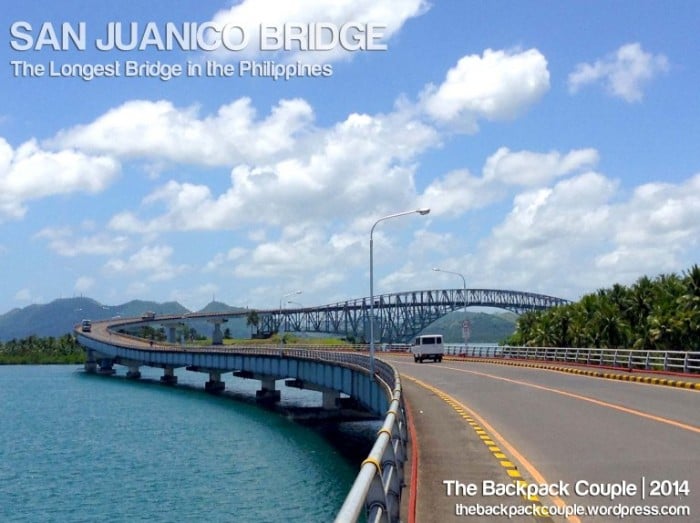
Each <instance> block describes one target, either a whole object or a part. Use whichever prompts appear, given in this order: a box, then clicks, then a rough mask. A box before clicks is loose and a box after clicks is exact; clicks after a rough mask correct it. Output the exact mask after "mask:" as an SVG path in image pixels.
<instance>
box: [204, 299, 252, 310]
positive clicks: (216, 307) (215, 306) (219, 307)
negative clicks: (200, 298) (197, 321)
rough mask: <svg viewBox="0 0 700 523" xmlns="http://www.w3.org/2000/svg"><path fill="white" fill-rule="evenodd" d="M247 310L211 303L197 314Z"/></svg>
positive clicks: (220, 303)
mask: <svg viewBox="0 0 700 523" xmlns="http://www.w3.org/2000/svg"><path fill="white" fill-rule="evenodd" d="M247 310H248V309H246V308H244V307H233V306H231V305H227V304H226V303H224V302H221V301H210V302H209V303H207V304H206V305H205V306H204V308H203V309H201V310H199V311H197V312H245V311H247Z"/></svg>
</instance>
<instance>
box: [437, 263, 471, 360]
mask: <svg viewBox="0 0 700 523" xmlns="http://www.w3.org/2000/svg"><path fill="white" fill-rule="evenodd" d="M433 270H434V271H435V272H446V273H447V274H454V275H455V276H459V277H460V278H462V288H463V289H464V296H462V299H463V300H464V305H465V307H464V310H465V311H466V310H467V307H466V304H467V280H466V279H465V278H464V274H462V273H460V272H453V271H446V270H445V269H440V268H439V267H433ZM469 325H470V323H469V320H466V319H465V320H464V321H463V322H462V336H464V348H465V350H466V347H467V342H468V341H469V334H468V332H469V330H468V329H470V327H469Z"/></svg>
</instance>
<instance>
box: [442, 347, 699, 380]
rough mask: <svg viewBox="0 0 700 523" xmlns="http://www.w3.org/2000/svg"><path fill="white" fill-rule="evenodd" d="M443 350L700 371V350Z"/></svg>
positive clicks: (482, 355) (483, 355) (478, 355)
mask: <svg viewBox="0 0 700 523" xmlns="http://www.w3.org/2000/svg"><path fill="white" fill-rule="evenodd" d="M445 353H446V354H450V355H453V356H464V357H470V358H499V359H524V360H538V361H556V362H562V363H578V364H584V365H598V366H607V367H617V368H621V369H626V370H635V369H637V370H651V371H654V370H656V371H665V372H678V373H681V372H682V373H700V352H691V351H680V350H679V351H659V350H637V349H605V348H570V347H512V346H508V345H505V346H500V345H483V346H479V345H474V346H470V345H467V346H466V347H465V346H464V345H445Z"/></svg>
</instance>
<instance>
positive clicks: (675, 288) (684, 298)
mask: <svg viewBox="0 0 700 523" xmlns="http://www.w3.org/2000/svg"><path fill="white" fill-rule="evenodd" d="M505 343H506V344H508V345H516V346H533V347H596V348H631V349H639V350H664V351H668V350H683V351H697V350H700V267H698V265H693V266H692V267H691V268H690V269H688V270H687V271H685V272H683V273H682V274H680V275H678V274H662V275H659V276H657V277H655V278H653V279H651V278H649V277H647V276H643V277H641V278H639V279H638V280H637V281H636V282H635V283H634V284H633V285H630V286H623V285H620V284H615V285H613V286H612V287H610V288H607V289H600V290H598V291H597V292H594V293H591V294H587V295H585V296H583V297H582V298H581V299H580V300H579V301H578V302H575V303H570V304H567V305H562V306H559V307H555V308H552V309H549V310H546V311H537V312H527V313H525V314H523V315H521V316H520V318H519V319H518V322H517V326H516V331H515V333H514V334H513V335H512V336H510V337H509V338H508V339H507V340H506V341H505Z"/></svg>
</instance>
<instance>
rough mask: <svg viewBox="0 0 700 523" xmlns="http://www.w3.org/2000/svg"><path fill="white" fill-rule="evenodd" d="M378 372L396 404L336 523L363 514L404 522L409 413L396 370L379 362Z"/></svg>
mask: <svg viewBox="0 0 700 523" xmlns="http://www.w3.org/2000/svg"><path fill="white" fill-rule="evenodd" d="M375 368H376V377H377V379H379V380H380V381H381V382H382V383H383V385H384V386H385V387H386V388H387V389H388V391H390V392H391V395H392V401H391V404H390V405H389V410H388V411H387V415H386V418H385V419H384V424H383V425H382V428H381V429H379V432H378V433H377V440H376V441H375V443H374V446H373V447H372V450H371V451H370V453H369V456H367V459H365V460H364V461H363V462H362V466H361V467H360V472H359V474H358V475H357V478H356V479H355V482H354V483H353V486H352V488H351V489H350V492H349V493H348V495H347V497H346V498H345V502H344V503H343V506H342V507H341V508H340V512H338V515H337V516H336V518H335V523H347V522H354V521H357V520H358V519H359V518H360V516H361V515H362V514H363V513H364V515H365V516H366V518H367V521H368V522H370V523H379V522H388V523H398V522H399V521H400V518H399V509H400V506H401V489H402V488H403V486H404V483H405V482H404V468H403V464H404V462H405V461H406V445H407V442H408V425H407V422H406V411H405V408H404V405H403V398H402V396H401V381H400V379H399V374H398V372H397V371H396V369H394V368H393V367H392V366H391V365H389V364H388V363H386V362H383V361H377V362H376V367H375Z"/></svg>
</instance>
